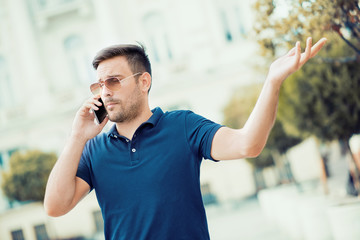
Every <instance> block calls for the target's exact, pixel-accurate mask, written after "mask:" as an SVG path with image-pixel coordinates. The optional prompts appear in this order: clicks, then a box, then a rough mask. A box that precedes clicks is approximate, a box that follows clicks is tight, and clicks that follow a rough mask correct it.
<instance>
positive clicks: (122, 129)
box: [116, 107, 153, 140]
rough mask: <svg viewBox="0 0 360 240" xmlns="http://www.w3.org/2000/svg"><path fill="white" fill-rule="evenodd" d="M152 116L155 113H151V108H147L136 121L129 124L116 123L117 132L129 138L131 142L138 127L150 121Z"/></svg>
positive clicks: (128, 122)
mask: <svg viewBox="0 0 360 240" xmlns="http://www.w3.org/2000/svg"><path fill="white" fill-rule="evenodd" d="M152 114H153V113H152V112H151V110H150V108H149V107H147V108H146V109H145V110H144V111H141V113H140V115H139V116H137V117H136V118H135V119H133V120H131V121H127V122H121V123H116V129H117V132H118V133H119V134H120V135H122V136H124V137H127V138H128V139H130V140H131V139H132V137H133V136H134V133H135V131H136V129H138V127H139V126H140V125H141V124H142V123H144V122H146V121H147V120H149V118H150V117H151V116H152Z"/></svg>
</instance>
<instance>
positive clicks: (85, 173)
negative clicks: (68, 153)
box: [76, 141, 93, 191]
mask: <svg viewBox="0 0 360 240" xmlns="http://www.w3.org/2000/svg"><path fill="white" fill-rule="evenodd" d="M89 145H90V141H88V142H87V143H86V144H85V147H84V150H83V152H82V154H81V158H80V162H79V166H78V169H77V172H76V176H77V177H79V178H81V179H82V180H84V181H85V182H87V183H88V184H89V186H90V191H91V190H92V189H93V184H92V181H91V173H90V157H89V155H90V154H89Z"/></svg>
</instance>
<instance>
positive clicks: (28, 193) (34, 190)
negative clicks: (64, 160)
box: [1, 150, 57, 201]
mask: <svg viewBox="0 0 360 240" xmlns="http://www.w3.org/2000/svg"><path fill="white" fill-rule="evenodd" d="M56 159H57V156H56V154H54V153H43V152H41V151H38V150H31V151H27V152H25V153H21V152H16V153H14V154H13V155H12V156H11V158H10V169H9V171H8V172H3V175H2V177H3V183H2V186H1V187H2V190H3V192H4V194H5V195H6V197H7V198H8V199H9V200H10V201H43V199H44V194H45V187H46V182H47V179H48V177H49V174H50V171H51V169H52V167H53V166H54V164H55V162H56Z"/></svg>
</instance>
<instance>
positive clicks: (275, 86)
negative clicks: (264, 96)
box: [264, 76, 284, 91]
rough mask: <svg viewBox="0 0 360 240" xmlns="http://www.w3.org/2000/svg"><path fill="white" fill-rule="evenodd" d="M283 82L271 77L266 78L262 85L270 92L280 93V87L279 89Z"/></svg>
mask: <svg viewBox="0 0 360 240" xmlns="http://www.w3.org/2000/svg"><path fill="white" fill-rule="evenodd" d="M283 81H284V80H282V79H278V78H273V77H270V76H268V77H267V78H266V79H265V83H264V85H265V86H266V87H268V88H270V89H272V90H275V91H280V87H281V84H282V83H283Z"/></svg>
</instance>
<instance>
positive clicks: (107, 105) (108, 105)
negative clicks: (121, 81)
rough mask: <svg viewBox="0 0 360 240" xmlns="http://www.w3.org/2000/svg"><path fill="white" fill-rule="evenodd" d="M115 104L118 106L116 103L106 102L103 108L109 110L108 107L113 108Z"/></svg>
mask: <svg viewBox="0 0 360 240" xmlns="http://www.w3.org/2000/svg"><path fill="white" fill-rule="evenodd" d="M116 104H118V103H117V102H107V103H105V107H106V108H110V107H112V106H114V105H116Z"/></svg>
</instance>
